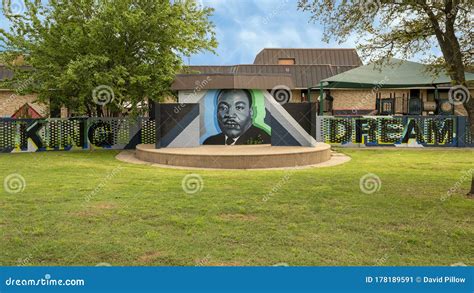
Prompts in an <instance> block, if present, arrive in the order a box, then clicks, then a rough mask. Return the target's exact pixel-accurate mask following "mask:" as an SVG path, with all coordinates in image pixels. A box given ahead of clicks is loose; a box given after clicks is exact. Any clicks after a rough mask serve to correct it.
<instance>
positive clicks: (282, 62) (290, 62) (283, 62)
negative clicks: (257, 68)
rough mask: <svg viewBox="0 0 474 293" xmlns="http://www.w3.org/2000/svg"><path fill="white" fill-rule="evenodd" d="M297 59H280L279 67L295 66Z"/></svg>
mask: <svg viewBox="0 0 474 293" xmlns="http://www.w3.org/2000/svg"><path fill="white" fill-rule="evenodd" d="M295 64H296V62H295V58H279V59H278V65H295Z"/></svg>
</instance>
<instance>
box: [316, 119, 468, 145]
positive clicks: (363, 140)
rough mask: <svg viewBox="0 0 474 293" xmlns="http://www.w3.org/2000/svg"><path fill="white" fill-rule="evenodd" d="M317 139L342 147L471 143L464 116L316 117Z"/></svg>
mask: <svg viewBox="0 0 474 293" xmlns="http://www.w3.org/2000/svg"><path fill="white" fill-rule="evenodd" d="M316 127H317V129H318V132H317V140H318V141H321V142H326V143H330V144H340V145H342V146H398V147H424V146H445V147H458V146H459V147H463V146H472V145H473V143H474V142H473V140H472V137H471V135H470V132H469V127H468V124H467V119H466V117H461V116H442V117H441V116H440V117H427V116H398V117H397V116H367V117H331V116H323V117H317V126H316Z"/></svg>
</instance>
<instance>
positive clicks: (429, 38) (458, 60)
mask: <svg viewBox="0 0 474 293" xmlns="http://www.w3.org/2000/svg"><path fill="white" fill-rule="evenodd" d="M298 7H299V9H301V10H303V11H309V12H310V13H311V14H312V19H313V20H314V21H317V22H320V23H321V24H323V25H324V39H325V40H326V41H328V40H330V39H335V40H337V41H339V42H342V41H345V40H347V39H348V37H350V36H354V35H356V36H357V38H358V39H359V40H363V41H362V42H360V43H359V49H360V50H361V52H362V55H363V56H364V57H369V58H370V59H371V61H377V62H379V63H384V62H385V61H387V60H390V58H391V57H394V56H397V55H398V56H400V57H402V58H410V57H413V56H415V55H417V54H418V55H420V54H421V55H423V56H425V57H426V59H427V61H429V63H430V65H431V66H430V68H431V69H432V70H433V74H436V73H437V72H436V71H439V70H445V71H446V72H447V73H448V74H449V75H450V77H451V80H452V83H453V84H455V85H466V79H465V71H466V69H467V70H470V69H471V68H472V65H473V63H474V30H473V22H474V16H473V11H474V1H470V0H411V1H410V0H409V1H405V0H403V1H393V0H337V1H336V0H299V1H298ZM435 48H439V50H440V51H441V53H442V56H441V57H439V56H436V54H433V50H432V49H435ZM462 93H463V96H462V101H461V102H462V103H464V106H465V108H466V110H467V112H468V115H469V118H470V119H469V120H470V124H471V132H472V133H473V134H474V98H469V94H468V91H467V89H464V90H463V91H462ZM466 93H467V94H466Z"/></svg>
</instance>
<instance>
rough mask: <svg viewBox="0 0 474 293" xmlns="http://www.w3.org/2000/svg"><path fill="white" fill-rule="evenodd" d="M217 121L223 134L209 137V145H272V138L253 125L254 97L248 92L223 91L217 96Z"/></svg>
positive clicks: (207, 140)
mask: <svg viewBox="0 0 474 293" xmlns="http://www.w3.org/2000/svg"><path fill="white" fill-rule="evenodd" d="M216 115H217V121H218V124H219V128H220V130H221V133H219V134H216V135H213V136H210V137H208V138H207V139H206V140H205V141H204V144H207V145H243V144H270V143H271V139H270V136H269V135H268V134H267V133H266V132H265V131H263V130H262V129H260V128H258V127H256V126H254V125H253V124H252V118H253V115H254V113H253V110H252V96H251V94H250V92H249V91H248V90H221V91H220V92H219V94H218V96H217V112H216Z"/></svg>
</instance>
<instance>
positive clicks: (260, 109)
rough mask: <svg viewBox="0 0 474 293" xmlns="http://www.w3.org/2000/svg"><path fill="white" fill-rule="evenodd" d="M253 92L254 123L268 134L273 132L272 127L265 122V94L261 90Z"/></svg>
mask: <svg viewBox="0 0 474 293" xmlns="http://www.w3.org/2000/svg"><path fill="white" fill-rule="evenodd" d="M250 92H251V93H252V110H253V118H252V123H253V125H255V126H257V127H258V128H260V129H262V130H263V131H265V132H266V133H268V135H271V134H272V128H271V127H270V126H269V125H268V124H266V123H265V115H266V110H265V96H264V95H263V93H262V91H261V90H251V91H250Z"/></svg>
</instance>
